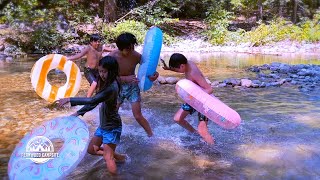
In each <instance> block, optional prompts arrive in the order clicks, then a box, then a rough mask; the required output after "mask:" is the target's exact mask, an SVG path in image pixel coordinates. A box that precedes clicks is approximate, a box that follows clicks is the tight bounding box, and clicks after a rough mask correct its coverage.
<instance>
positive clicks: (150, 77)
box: [148, 71, 159, 81]
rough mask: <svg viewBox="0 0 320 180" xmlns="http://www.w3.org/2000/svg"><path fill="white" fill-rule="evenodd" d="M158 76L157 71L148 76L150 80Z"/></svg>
mask: <svg viewBox="0 0 320 180" xmlns="http://www.w3.org/2000/svg"><path fill="white" fill-rule="evenodd" d="M158 77H159V73H158V72H157V71H156V72H155V73H154V74H153V75H152V76H148V78H149V79H150V81H155V80H156V79H157V78H158Z"/></svg>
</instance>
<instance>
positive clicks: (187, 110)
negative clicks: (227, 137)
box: [161, 53, 214, 144]
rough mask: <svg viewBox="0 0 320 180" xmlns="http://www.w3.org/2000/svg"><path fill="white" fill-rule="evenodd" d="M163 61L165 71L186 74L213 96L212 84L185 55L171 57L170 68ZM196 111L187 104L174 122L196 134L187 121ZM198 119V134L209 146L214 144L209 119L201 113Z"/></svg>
mask: <svg viewBox="0 0 320 180" xmlns="http://www.w3.org/2000/svg"><path fill="white" fill-rule="evenodd" d="M161 61H162V63H163V69H164V70H171V71H174V72H178V73H184V74H185V78H186V79H189V80H191V81H192V82H194V83H196V84H198V85H199V86H200V87H201V88H202V89H203V91H205V92H206V93H208V94H211V93H212V92H213V89H212V87H211V86H210V84H208V83H207V81H206V79H205V78H204V76H203V74H202V73H201V71H200V70H199V68H198V67H197V65H196V64H195V63H194V62H192V61H188V60H187V58H186V57H185V56H184V55H182V54H179V53H174V54H173V55H171V57H170V60H169V67H168V66H167V65H166V63H165V62H164V61H163V60H161ZM195 111H196V110H195V109H193V108H192V107H191V106H190V105H189V104H187V103H185V104H183V105H182V106H181V108H180V109H179V110H178V111H177V112H176V114H175V116H174V120H175V122H176V123H178V124H179V125H180V126H182V127H184V128H186V129H187V130H188V131H190V132H191V133H194V132H196V130H195V129H194V128H193V127H192V126H191V125H190V124H189V123H188V122H187V121H186V120H185V117H186V116H187V115H188V114H193V113H194V112H195ZM198 118H199V125H198V133H199V134H200V136H201V137H202V138H203V139H204V140H205V141H206V142H207V143H208V144H213V143H214V139H213V137H212V136H211V135H210V134H209V132H208V127H207V125H208V118H207V117H205V116H204V115H202V114H200V113H198Z"/></svg>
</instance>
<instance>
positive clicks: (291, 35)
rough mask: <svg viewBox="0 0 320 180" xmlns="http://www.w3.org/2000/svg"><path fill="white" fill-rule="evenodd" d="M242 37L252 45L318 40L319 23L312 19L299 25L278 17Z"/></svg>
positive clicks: (319, 32)
mask: <svg viewBox="0 0 320 180" xmlns="http://www.w3.org/2000/svg"><path fill="white" fill-rule="evenodd" d="M244 37H245V38H244V39H247V41H248V42H251V43H253V45H254V46H259V45H265V44H270V43H273V42H279V41H283V40H295V41H306V42H316V41H320V25H319V23H317V20H316V18H315V19H314V20H307V21H305V22H303V23H301V24H300V25H294V24H292V23H291V22H288V21H285V20H284V19H281V18H278V19H276V20H273V21H271V23H270V24H269V25H267V24H264V23H261V24H260V25H259V26H258V27H257V28H256V29H254V30H252V31H249V32H247V33H245V35H244Z"/></svg>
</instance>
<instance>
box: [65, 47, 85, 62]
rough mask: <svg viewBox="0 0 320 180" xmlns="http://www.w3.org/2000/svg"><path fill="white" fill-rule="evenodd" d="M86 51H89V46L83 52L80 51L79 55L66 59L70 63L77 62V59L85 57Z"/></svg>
mask: <svg viewBox="0 0 320 180" xmlns="http://www.w3.org/2000/svg"><path fill="white" fill-rule="evenodd" d="M88 51H89V46H88V47H86V48H85V49H84V50H82V51H81V52H80V53H78V54H75V55H73V56H69V57H67V59H68V60H70V61H74V60H77V59H79V58H81V57H83V56H85V55H86V54H87V53H88Z"/></svg>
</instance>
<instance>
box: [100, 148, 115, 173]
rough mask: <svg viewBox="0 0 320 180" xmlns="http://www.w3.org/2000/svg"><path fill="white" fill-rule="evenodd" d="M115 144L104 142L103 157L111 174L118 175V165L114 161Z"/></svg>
mask: <svg viewBox="0 0 320 180" xmlns="http://www.w3.org/2000/svg"><path fill="white" fill-rule="evenodd" d="M115 149H116V145H115V144H103V158H104V160H105V161H106V164H107V169H108V171H109V172H110V174H111V175H117V165H116V162H115V161H114V151H115Z"/></svg>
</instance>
